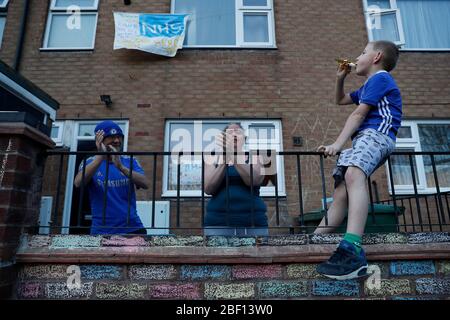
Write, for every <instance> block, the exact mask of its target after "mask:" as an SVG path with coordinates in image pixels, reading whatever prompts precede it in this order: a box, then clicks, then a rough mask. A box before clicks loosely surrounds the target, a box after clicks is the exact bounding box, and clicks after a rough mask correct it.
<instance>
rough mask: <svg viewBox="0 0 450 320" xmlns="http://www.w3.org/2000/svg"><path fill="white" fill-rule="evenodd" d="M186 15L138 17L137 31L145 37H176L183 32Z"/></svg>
mask: <svg viewBox="0 0 450 320" xmlns="http://www.w3.org/2000/svg"><path fill="white" fill-rule="evenodd" d="M185 17H186V15H185V14H182V15H181V14H180V15H174V14H171V15H164V14H161V15H154V14H153V15H140V16H139V31H140V34H141V36H145V37H169V38H171V37H176V36H180V35H181V34H182V33H183V32H184V19H185Z"/></svg>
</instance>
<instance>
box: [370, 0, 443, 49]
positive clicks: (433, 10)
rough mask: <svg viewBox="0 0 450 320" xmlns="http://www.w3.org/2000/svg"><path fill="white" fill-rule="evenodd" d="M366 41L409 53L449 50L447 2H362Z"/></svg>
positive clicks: (427, 0) (441, 0)
mask: <svg viewBox="0 0 450 320" xmlns="http://www.w3.org/2000/svg"><path fill="white" fill-rule="evenodd" d="M363 6H364V13H365V16H366V22H367V31H368V36H369V41H375V40H390V41H393V42H394V43H396V44H397V45H399V46H401V50H410V51H448V50H450V19H449V17H450V0H438V1H430V0H363Z"/></svg>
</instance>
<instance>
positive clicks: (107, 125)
mask: <svg viewBox="0 0 450 320" xmlns="http://www.w3.org/2000/svg"><path fill="white" fill-rule="evenodd" d="M100 130H103V132H104V133H105V134H104V137H105V138H106V137H109V136H114V135H119V136H122V137H123V132H122V129H120V127H119V126H118V125H117V123H115V122H114V121H111V120H106V121H102V122H100V123H99V124H98V125H97V126H96V127H95V130H94V131H95V133H97V132H98V131H100Z"/></svg>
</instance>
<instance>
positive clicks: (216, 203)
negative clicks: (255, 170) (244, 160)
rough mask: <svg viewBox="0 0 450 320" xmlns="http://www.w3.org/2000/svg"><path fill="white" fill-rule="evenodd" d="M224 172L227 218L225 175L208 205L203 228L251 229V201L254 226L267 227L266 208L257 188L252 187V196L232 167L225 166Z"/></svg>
mask: <svg viewBox="0 0 450 320" xmlns="http://www.w3.org/2000/svg"><path fill="white" fill-rule="evenodd" d="M226 170H227V171H228V208H229V214H228V218H227V190H226V174H225V176H224V177H223V180H222V182H221V184H220V187H219V188H218V189H217V191H216V194H214V195H213V197H212V198H211V200H210V201H209V203H208V206H207V209H206V216H205V226H206V227H211V226H230V227H251V226H252V201H253V209H254V211H253V218H254V226H255V227H267V225H268V224H267V216H266V211H267V207H266V204H265V203H264V201H263V200H262V199H261V197H260V196H259V187H253V195H252V194H251V189H250V187H249V186H247V185H246V184H245V183H244V181H243V180H242V178H241V176H240V175H239V172H237V170H236V168H235V167H234V166H227V167H226Z"/></svg>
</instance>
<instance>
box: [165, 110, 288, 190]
mask: <svg viewBox="0 0 450 320" xmlns="http://www.w3.org/2000/svg"><path fill="white" fill-rule="evenodd" d="M230 123H239V124H240V125H241V126H242V128H243V129H244V131H245V136H246V141H245V145H244V151H251V150H257V149H259V150H273V151H275V152H282V151H283V141H282V129H281V120H249V119H223V120H222V119H221V120H168V121H167V122H166V127H165V141H164V150H165V151H167V152H180V151H184V152H190V151H195V152H201V151H205V152H206V151H212V150H213V147H214V145H215V140H214V139H215V136H216V135H217V134H218V133H220V132H222V131H223V129H224V128H225V127H226V126H227V125H228V124H230ZM177 158H178V157H177V156H172V157H170V156H164V168H163V194H162V195H163V197H175V196H176V195H177V179H178V177H177V172H178V165H177V163H178V159H177ZM201 168H202V164H201V157H200V156H197V157H195V156H181V157H180V196H183V197H200V196H201ZM274 170H276V173H277V179H278V180H277V181H278V195H279V196H286V191H285V183H284V159H283V157H282V156H276V168H274ZM205 195H206V194H205ZM260 195H261V196H275V186H274V185H273V184H272V183H269V184H268V185H267V186H263V187H261V188H260Z"/></svg>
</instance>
